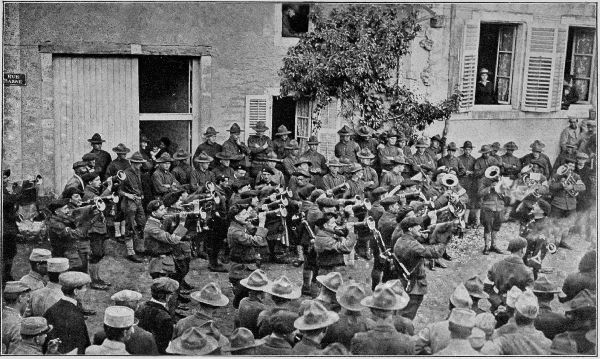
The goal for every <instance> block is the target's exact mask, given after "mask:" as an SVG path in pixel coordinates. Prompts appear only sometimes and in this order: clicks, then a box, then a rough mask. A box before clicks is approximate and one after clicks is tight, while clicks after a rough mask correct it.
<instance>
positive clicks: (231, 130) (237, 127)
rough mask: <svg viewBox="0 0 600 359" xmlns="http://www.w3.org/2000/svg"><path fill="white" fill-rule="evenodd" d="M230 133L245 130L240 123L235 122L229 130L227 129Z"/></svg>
mask: <svg viewBox="0 0 600 359" xmlns="http://www.w3.org/2000/svg"><path fill="white" fill-rule="evenodd" d="M227 131H228V132H229V133H233V134H236V133H240V132H242V131H243V130H242V129H241V128H240V125H238V124H237V123H234V124H233V125H231V127H230V128H229V130H227Z"/></svg>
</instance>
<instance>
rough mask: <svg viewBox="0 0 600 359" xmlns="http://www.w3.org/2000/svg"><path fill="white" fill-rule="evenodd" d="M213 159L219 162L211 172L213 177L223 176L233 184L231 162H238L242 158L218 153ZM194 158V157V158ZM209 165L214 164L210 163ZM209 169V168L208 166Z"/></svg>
mask: <svg viewBox="0 0 600 359" xmlns="http://www.w3.org/2000/svg"><path fill="white" fill-rule="evenodd" d="M215 157H216V158H217V159H218V160H219V163H218V164H217V165H216V166H215V167H214V168H213V170H212V172H213V173H214V174H215V177H218V176H225V177H227V178H229V180H230V181H231V182H233V172H234V171H233V168H231V166H230V165H231V161H239V160H240V159H242V158H243V157H242V156H241V155H234V154H232V153H228V152H219V153H217V154H216V155H215ZM194 158H196V157H194ZM211 163H214V161H213V162H211ZM209 168H210V166H209Z"/></svg>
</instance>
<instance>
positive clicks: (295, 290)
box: [266, 275, 302, 299]
mask: <svg viewBox="0 0 600 359" xmlns="http://www.w3.org/2000/svg"><path fill="white" fill-rule="evenodd" d="M266 292H267V293H269V294H271V295H274V296H277V297H280V298H285V299H297V298H300V296H301V295H302V290H301V289H300V287H298V286H296V285H294V284H293V283H292V282H291V281H290V280H289V279H288V277H286V276H285V275H282V276H281V277H279V278H277V279H275V280H274V281H273V283H271V285H270V286H268V287H267V289H266Z"/></svg>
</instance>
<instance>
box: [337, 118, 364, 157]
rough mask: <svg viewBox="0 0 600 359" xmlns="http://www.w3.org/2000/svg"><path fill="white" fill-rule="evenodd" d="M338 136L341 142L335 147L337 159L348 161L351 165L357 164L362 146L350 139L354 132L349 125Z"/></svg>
mask: <svg viewBox="0 0 600 359" xmlns="http://www.w3.org/2000/svg"><path fill="white" fill-rule="evenodd" d="M338 134H339V135H340V142H338V143H337V144H336V145H335V157H337V158H339V159H340V160H341V159H347V160H348V161H350V163H357V162H358V158H356V154H357V153H358V152H359V151H360V146H359V145H358V144H357V143H356V142H354V141H352V140H351V139H350V137H351V136H352V135H353V134H354V131H352V129H350V127H348V125H344V127H342V129H341V130H339V131H338Z"/></svg>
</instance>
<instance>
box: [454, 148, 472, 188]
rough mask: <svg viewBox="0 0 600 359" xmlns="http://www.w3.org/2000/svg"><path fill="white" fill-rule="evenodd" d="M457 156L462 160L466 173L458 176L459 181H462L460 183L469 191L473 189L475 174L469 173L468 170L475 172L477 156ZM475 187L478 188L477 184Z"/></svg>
mask: <svg viewBox="0 0 600 359" xmlns="http://www.w3.org/2000/svg"><path fill="white" fill-rule="evenodd" d="M456 158H458V160H459V161H460V163H462V165H463V167H464V169H465V174H463V175H459V176H458V181H459V182H460V185H461V186H463V187H464V188H465V189H466V190H467V191H473V178H474V177H473V174H470V175H467V174H466V171H471V172H473V170H474V168H475V157H473V156H471V155H467V154H462V155H460V156H458V157H456ZM474 189H475V190H476V189H477V187H476V186H475V188H474Z"/></svg>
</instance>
